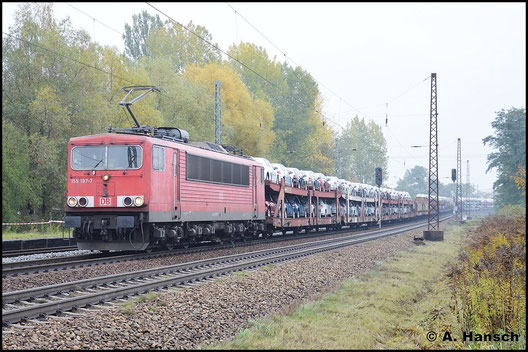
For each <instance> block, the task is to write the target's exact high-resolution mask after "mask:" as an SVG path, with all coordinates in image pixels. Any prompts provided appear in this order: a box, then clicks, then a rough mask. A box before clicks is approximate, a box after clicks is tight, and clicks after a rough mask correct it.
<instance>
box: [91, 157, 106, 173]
mask: <svg viewBox="0 0 528 352" xmlns="http://www.w3.org/2000/svg"><path fill="white" fill-rule="evenodd" d="M103 159H104V158H103ZM103 159H101V160H99V161H98V162H97V164H95V166H94V167H92V171H94V170H95V168H96V167H97V166H99V164H100V163H102V162H103Z"/></svg>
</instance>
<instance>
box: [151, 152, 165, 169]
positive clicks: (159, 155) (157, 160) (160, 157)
mask: <svg viewBox="0 0 528 352" xmlns="http://www.w3.org/2000/svg"><path fill="white" fill-rule="evenodd" d="M152 169H154V170H160V171H163V170H165V148H163V147H158V146H153V147H152Z"/></svg>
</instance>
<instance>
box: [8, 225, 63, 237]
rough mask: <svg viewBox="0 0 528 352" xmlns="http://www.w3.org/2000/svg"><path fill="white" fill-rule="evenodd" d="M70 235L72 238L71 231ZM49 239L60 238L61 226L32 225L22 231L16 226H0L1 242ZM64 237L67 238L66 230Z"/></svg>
mask: <svg viewBox="0 0 528 352" xmlns="http://www.w3.org/2000/svg"><path fill="white" fill-rule="evenodd" d="M70 234H71V236H72V237H73V234H72V233H71V229H70ZM49 237H62V224H57V223H55V224H52V225H51V226H50V225H49V224H45V225H33V226H32V227H29V226H27V227H25V228H24V229H20V228H19V227H17V226H2V241H5V240H16V239H30V238H49ZM64 237H65V238H68V229H64Z"/></svg>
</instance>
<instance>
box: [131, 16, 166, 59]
mask: <svg viewBox="0 0 528 352" xmlns="http://www.w3.org/2000/svg"><path fill="white" fill-rule="evenodd" d="M161 27H163V22H161V20H160V18H159V16H158V15H157V14H156V16H151V15H150V14H149V13H148V12H147V11H146V10H144V11H143V12H141V13H140V14H138V15H133V16H132V26H130V25H129V24H128V23H125V33H124V34H123V40H124V41H125V55H126V56H127V57H128V58H130V59H132V60H137V59H139V58H140V57H142V56H148V55H149V52H148V49H147V38H148V37H149V35H150V33H151V32H152V31H153V30H156V29H160V28H161Z"/></svg>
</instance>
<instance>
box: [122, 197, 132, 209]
mask: <svg viewBox="0 0 528 352" xmlns="http://www.w3.org/2000/svg"><path fill="white" fill-rule="evenodd" d="M123 204H124V205H125V206H127V207H129V206H131V205H132V198H130V197H125V199H123Z"/></svg>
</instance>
